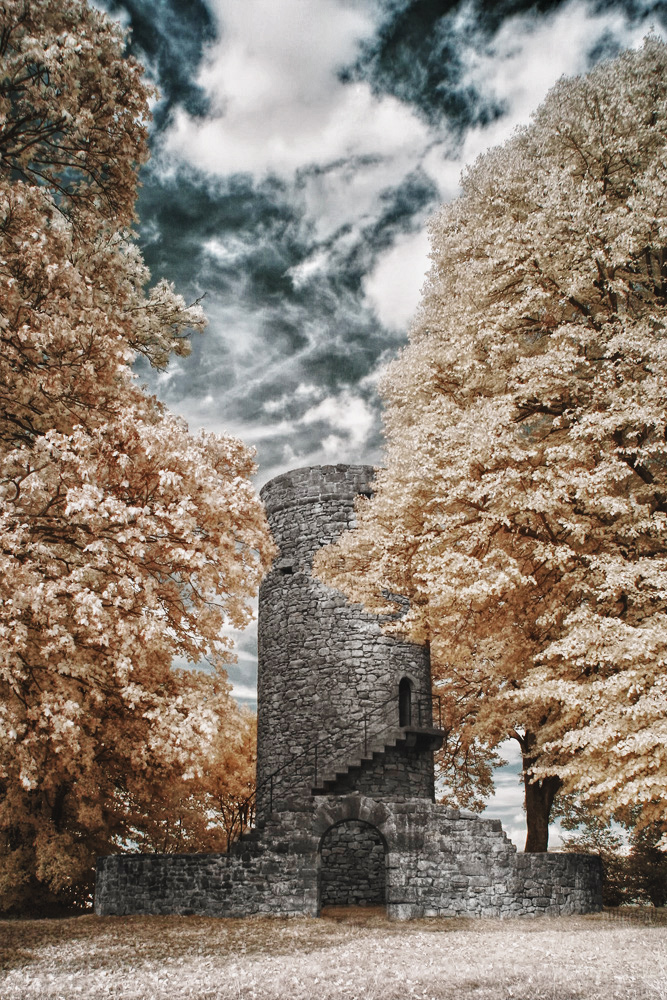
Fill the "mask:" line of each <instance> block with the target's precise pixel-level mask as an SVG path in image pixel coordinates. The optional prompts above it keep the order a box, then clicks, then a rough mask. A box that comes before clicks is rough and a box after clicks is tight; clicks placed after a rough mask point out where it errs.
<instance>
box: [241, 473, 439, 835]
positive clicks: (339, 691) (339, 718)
mask: <svg viewBox="0 0 667 1000" xmlns="http://www.w3.org/2000/svg"><path fill="white" fill-rule="evenodd" d="M372 478H373V468H372V467H371V466H347V465H335V466H320V467H315V468H307V469H296V470H294V471H292V472H289V473H286V474H285V475H282V476H278V477H277V478H276V479H273V480H271V482H269V483H267V484H266V485H265V486H264V488H263V489H262V491H261V496H262V499H263V501H264V504H265V506H266V512H267V517H268V519H269V523H270V525H271V530H272V532H273V536H274V538H275V540H276V542H277V544H278V545H279V547H280V555H279V557H278V559H277V560H276V562H275V563H274V566H273V568H272V569H271V571H270V572H269V573H268V574H267V576H266V578H265V579H264V581H263V583H262V586H261V589H260V597H259V623H258V640H259V641H258V653H259V657H258V658H259V665H258V720H257V778H258V786H259V787H258V795H257V813H258V816H259V817H260V819H261V818H262V817H263V816H264V815H265V814H266V812H268V795H269V789H268V783H267V778H268V775H269V774H270V773H271V772H274V771H276V770H277V771H278V774H276V776H275V778H274V781H273V785H274V788H273V799H274V801H281V800H282V799H283V798H284V796H285V795H286V794H288V793H289V792H290V791H293V790H294V787H295V785H297V784H298V785H299V786H300V787H301V790H302V795H303V796H304V798H306V797H307V796H308V794H309V792H310V788H311V787H312V785H313V782H314V775H315V750H314V747H313V744H314V742H315V741H316V740H320V741H321V743H320V745H319V746H318V748H317V754H318V760H317V767H318V771H319V773H323V772H324V771H326V770H327V766H328V764H329V763H330V762H331V761H332V760H333V758H334V757H335V756H336V754H337V753H338V752H339V750H340V747H341V745H345V744H348V745H350V746H353V745H355V744H356V743H358V741H359V740H360V739H361V738H362V736H363V726H364V721H363V719H364V715H366V716H367V729H368V733H369V736H371V737H372V735H373V732H377V731H379V730H382V729H384V728H386V726H387V723H388V720H389V721H390V722H391V723H392V724H394V725H398V685H399V682H400V680H401V678H402V677H404V676H407V677H409V678H410V680H411V681H412V685H413V700H414V702H415V703H418V702H419V701H420V699H421V700H422V701H423V700H424V698H428V704H429V708H430V692H431V680H430V664H429V660H428V653H427V651H426V650H425V649H423V648H421V647H418V646H415V645H413V644H411V643H406V642H400V641H398V640H397V639H394V638H392V637H389V636H385V635H384V634H383V633H382V631H381V629H380V626H379V624H378V621H377V619H376V618H375V617H373V616H371V615H368V614H366V613H365V612H364V611H363V610H362V609H361V606H359V605H351V604H349V603H348V602H347V601H346V599H345V598H344V597H343V596H342V594H339V593H338V592H337V591H333V590H330V589H329V588H327V587H325V586H324V585H323V584H321V583H320V582H319V581H317V580H315V579H314V578H313V576H312V575H311V566H312V560H313V556H314V555H315V553H316V552H317V550H318V549H319V548H320V547H321V546H322V545H325V544H327V543H329V542H332V541H334V540H335V539H336V538H337V537H338V536H339V535H340V534H341V533H342V532H343V531H345V530H346V529H347V528H349V527H351V526H352V525H353V523H354V500H355V497H356V496H357V495H358V494H359V493H368V492H370V489H371V482H372ZM424 724H425V725H429V724H430V719H428V720H427V719H424ZM298 755H301V756H300V757H299V759H298V760H297V761H296V762H293V758H294V757H295V756H297V757H298ZM412 794H413V795H419V794H421V792H420V790H418V789H417V788H415V789H413V790H412Z"/></svg>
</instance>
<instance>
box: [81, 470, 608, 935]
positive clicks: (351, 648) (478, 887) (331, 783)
mask: <svg viewBox="0 0 667 1000" xmlns="http://www.w3.org/2000/svg"><path fill="white" fill-rule="evenodd" d="M372 473H373V470H372V469H371V468H370V467H369V466H324V467H321V468H315V469H297V470H296V471H294V472H290V473H287V474H286V475H284V476H279V477H278V478H277V479H274V480H272V482H270V483H268V484H267V485H266V486H265V487H264V490H263V491H262V496H263V498H264V500H265V502H266V506H267V513H268V517H269V521H270V524H271V526H272V529H273V532H274V536H275V538H276V541H277V542H278V544H279V545H280V556H279V558H278V560H277V562H276V564H275V566H274V568H273V569H272V571H271V573H270V574H269V575H268V576H267V578H266V580H265V582H264V584H263V585H262V590H261V593H260V622H259V637H260V657H259V690H258V762H257V771H258V782H259V790H258V800H257V801H258V817H259V824H258V829H257V830H256V831H254V832H253V833H252V834H251V835H250V836H249V837H248V838H246V839H245V840H244V841H243V842H242V843H241V844H239V845H236V846H235V850H234V852H233V853H232V854H229V855H219V854H212V855H182V854H179V855H118V856H114V857H107V858H101V859H99V861H98V868H97V884H96V892H95V910H96V912H97V913H100V914H129V913H155V914H163V913H197V914H205V915H211V916H221V917H240V916H246V915H251V914H272V915H277V916H279V915H293V914H304V915H311V916H315V915H317V913H319V910H320V908H321V906H322V905H331V904H334V903H342V902H346V903H371V902H373V903H375V902H382V901H384V902H386V905H387V912H388V914H389V915H390V916H393V917H394V918H396V919H409V918H412V917H421V916H457V915H466V916H493V917H506V916H538V915H540V914H547V915H553V916H555V915H559V914H569V913H586V912H589V911H591V910H598V909H600V908H601V865H600V860H599V858H596V857H590V856H587V855H575V854H517V852H516V848H515V847H514V845H513V844H512V843H511V842H510V841H509V840H508V839H507V837H506V836H505V834H504V833H503V831H502V827H501V824H500V822H499V821H498V820H486V819H481V818H480V817H478V816H476V815H475V814H474V813H470V812H467V811H465V810H461V811H459V810H457V809H452V808H449V807H447V806H441V805H437V804H436V803H435V802H434V801H433V798H434V795H433V753H432V747H433V743H434V738H435V734H434V732H433V730H432V729H431V728H430V727H431V725H432V718H431V707H430V690H431V677H430V663H429V660H428V656H427V654H426V652H425V651H424V650H423V649H419V648H418V647H415V646H413V645H410V644H408V643H400V642H397V641H396V640H394V639H391V638H388V637H387V636H384V635H383V634H382V632H381V630H380V627H379V624H378V622H377V620H375V619H374V618H372V616H369V615H367V614H365V613H364V612H362V610H361V608H359V607H356V606H351V605H348V604H347V603H346V602H345V600H344V598H343V597H342V595H340V594H337V593H334V592H332V591H330V590H327V589H326V588H325V587H324V586H323V585H321V584H319V583H318V582H317V581H315V580H314V579H313V578H312V576H311V575H310V568H311V564H312V558H313V555H314V553H315V552H316V550H317V549H318V548H319V546H320V545H322V544H326V543H327V542H329V541H332V540H334V539H335V538H336V537H337V536H338V534H340V532H341V531H343V530H344V529H345V528H347V527H348V526H350V525H351V524H352V523H353V518H354V510H353V505H354V497H355V495H356V494H357V493H360V492H361V493H366V492H368V491H369V489H370V486H369V484H370V481H371V478H372ZM406 677H407V678H408V679H409V681H410V683H411V686H412V718H411V720H410V722H411V724H410V726H404V727H400V726H399V721H400V720H399V704H398V703H399V684H400V681H401V679H402V678H406ZM316 742H317V743H318V746H317V757H316V756H315V747H314V744H315V743H316ZM295 755H299V756H298V757H297V759H296V761H295V759H294V758H295ZM271 775H273V779H272V780H270V776H271ZM313 789H316V790H317V792H318V793H317V794H313Z"/></svg>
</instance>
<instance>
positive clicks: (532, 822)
mask: <svg viewBox="0 0 667 1000" xmlns="http://www.w3.org/2000/svg"><path fill="white" fill-rule="evenodd" d="M516 739H517V740H518V742H519V746H520V747H521V756H522V759H523V787H524V801H525V804H526V826H527V834H526V846H525V848H524V850H525V852H526V854H538V853H542V852H545V851H546V850H547V849H548V846H549V816H550V814H551V807H552V805H553V801H554V799H555V798H556V792H557V791H558V789H559V788H560V786H561V785H562V781H561V779H560V778H559V777H558V776H557V775H549V777H547V778H538V779H537V780H531V778H530V774H529V772H530V769H531V767H533V766H534V764H535V763H536V760H537V758H536V756H535V755H534V753H533V748H534V746H535V742H536V740H535V736H534V735H533V733H526V734H525V736H523V737H519V736H516Z"/></svg>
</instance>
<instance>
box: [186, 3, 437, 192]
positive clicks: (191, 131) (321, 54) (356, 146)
mask: <svg viewBox="0 0 667 1000" xmlns="http://www.w3.org/2000/svg"><path fill="white" fill-rule="evenodd" d="M214 9H215V12H216V14H217V17H218V20H219V24H220V37H219V38H218V39H217V40H216V42H215V43H214V44H213V45H212V46H211V47H210V48H209V50H208V53H207V58H206V60H205V62H204V64H203V68H202V70H201V71H200V74H199V77H198V83H199V84H200V85H201V86H202V87H203V89H204V90H205V92H206V94H207V95H208V97H209V98H210V101H211V106H212V110H213V114H212V115H211V116H210V117H208V118H206V119H199V118H192V117H190V116H189V115H188V114H187V113H186V112H185V111H184V110H183V109H180V110H179V111H178V113H177V115H176V117H175V119H174V124H173V126H172V128H171V130H170V132H169V134H168V136H167V139H166V149H167V151H168V152H170V153H172V154H176V155H177V156H179V157H181V158H183V159H185V160H187V161H188V162H190V163H194V164H196V165H197V166H199V167H201V168H203V169H205V170H207V171H209V172H210V173H214V174H229V173H235V172H250V173H253V174H256V175H258V176H263V175H265V174H267V173H276V174H280V175H283V176H289V175H291V174H292V173H293V172H294V171H295V170H297V169H298V168H300V167H303V166H305V165H308V164H314V163H330V162H333V161H335V160H338V159H340V158H343V157H345V158H347V157H355V156H364V155H368V154H372V155H378V154H379V155H388V154H394V153H396V152H398V151H400V150H408V149H410V147H411V146H412V145H414V143H415V142H417V143H420V142H422V141H423V137H424V135H425V128H424V126H423V125H422V124H421V122H420V121H419V119H418V118H417V117H416V116H415V115H414V114H413V112H412V110H411V109H410V108H409V106H407V105H405V104H403V103H401V102H400V101H398V100H396V99H395V98H392V97H381V98H378V97H375V96H374V95H373V94H372V92H371V89H370V87H369V86H368V85H367V84H366V83H363V82H361V83H355V84H351V85H350V84H347V85H346V84H343V83H342V82H341V81H340V80H339V79H338V76H337V72H338V70H340V69H341V68H342V67H343V66H344V65H346V64H349V63H350V62H352V61H353V59H354V57H355V55H356V54H357V52H358V48H359V44H360V42H361V41H362V40H363V39H365V38H368V37H370V36H371V35H372V33H373V31H374V28H375V24H374V21H373V19H372V18H371V17H370V8H369V7H368V6H366V5H365V4H361V3H349V2H345V0H319V2H318V3H317V4H313V3H305V2H304V0H281V2H280V3H276V2H275V0H252V2H251V3H244V4H241V3H239V2H238V0H217V2H216V3H215V4H214Z"/></svg>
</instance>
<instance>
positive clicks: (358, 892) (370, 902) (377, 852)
mask: <svg viewBox="0 0 667 1000" xmlns="http://www.w3.org/2000/svg"><path fill="white" fill-rule="evenodd" d="M320 858H321V867H320V906H321V907H325V906H376V905H379V904H382V903H384V902H385V894H386V893H385V883H386V875H385V857H384V844H383V843H382V837H381V836H380V833H379V832H378V830H376V829H375V827H373V826H369V825H368V824H367V823H360V822H359V820H350V821H349V822H347V823H339V824H338V825H337V826H332V827H331V829H330V830H329V831H328V832H327V833H326V834H325V836H324V837H323V839H322V844H321V847H320Z"/></svg>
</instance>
